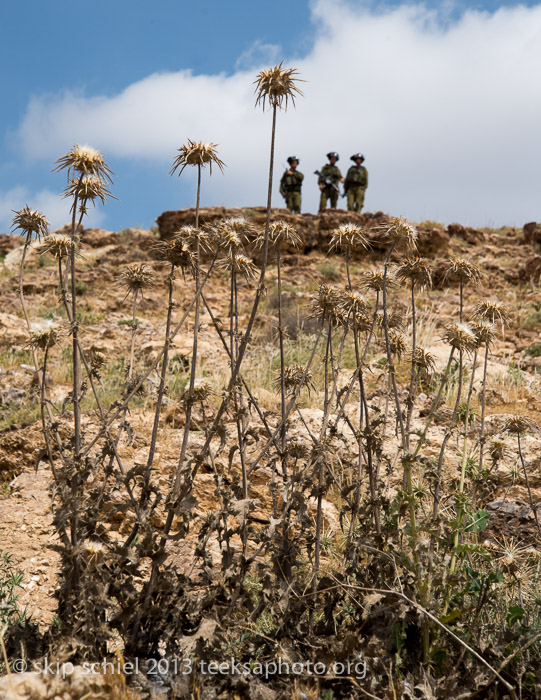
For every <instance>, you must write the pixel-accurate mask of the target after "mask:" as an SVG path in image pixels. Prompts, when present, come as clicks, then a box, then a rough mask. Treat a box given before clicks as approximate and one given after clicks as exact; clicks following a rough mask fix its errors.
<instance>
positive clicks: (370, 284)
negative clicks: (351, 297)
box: [359, 270, 396, 292]
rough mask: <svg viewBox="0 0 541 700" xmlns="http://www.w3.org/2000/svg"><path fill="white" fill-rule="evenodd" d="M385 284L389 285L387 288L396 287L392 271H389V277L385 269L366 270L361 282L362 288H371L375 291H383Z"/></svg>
mask: <svg viewBox="0 0 541 700" xmlns="http://www.w3.org/2000/svg"><path fill="white" fill-rule="evenodd" d="M384 285H386V286H387V289H392V288H393V287H396V282H395V280H394V277H393V275H392V274H391V273H390V272H387V278H385V270H371V271H369V272H365V273H364V274H363V276H362V278H361V281H360V283H359V286H360V287H361V288H362V289H371V290H372V291H374V292H381V290H382V289H383V286H384Z"/></svg>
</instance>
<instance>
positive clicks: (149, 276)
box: [117, 265, 154, 294]
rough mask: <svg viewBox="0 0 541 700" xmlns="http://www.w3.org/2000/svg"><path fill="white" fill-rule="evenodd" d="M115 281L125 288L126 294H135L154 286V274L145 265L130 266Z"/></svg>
mask: <svg viewBox="0 0 541 700" xmlns="http://www.w3.org/2000/svg"><path fill="white" fill-rule="evenodd" d="M117 280H118V283H119V286H122V287H126V289H127V294H135V292H142V291H144V290H145V289H149V288H150V287H153V286H154V273H153V272H152V270H151V269H150V268H149V267H148V266H147V265H130V266H129V267H127V268H126V269H125V270H123V271H122V272H121V273H120V275H118V277H117Z"/></svg>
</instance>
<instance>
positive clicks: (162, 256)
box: [154, 237, 195, 270]
mask: <svg viewBox="0 0 541 700" xmlns="http://www.w3.org/2000/svg"><path fill="white" fill-rule="evenodd" d="M154 250H155V251H156V257H157V259H158V260H167V262H170V263H171V264H172V265H174V266H175V267H180V268H182V269H183V270H186V269H190V270H191V269H193V267H194V266H195V256H194V254H193V252H192V250H191V249H190V246H189V245H188V244H187V243H186V242H185V241H182V240H180V239H177V238H176V237H175V238H170V239H169V240H167V241H160V242H159V243H156V245H155V246H154Z"/></svg>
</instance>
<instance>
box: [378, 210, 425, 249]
mask: <svg viewBox="0 0 541 700" xmlns="http://www.w3.org/2000/svg"><path fill="white" fill-rule="evenodd" d="M376 229H379V230H381V231H383V232H384V233H385V234H386V236H387V238H388V239H389V241H390V242H391V243H392V244H393V245H394V246H395V248H397V249H398V250H415V249H416V248H417V238H418V237H419V234H418V232H417V229H416V228H415V226H413V225H412V224H410V223H409V221H406V219H404V218H402V217H401V216H393V217H391V218H390V219H389V220H388V222H387V223H386V224H383V225H382V226H378V227H376Z"/></svg>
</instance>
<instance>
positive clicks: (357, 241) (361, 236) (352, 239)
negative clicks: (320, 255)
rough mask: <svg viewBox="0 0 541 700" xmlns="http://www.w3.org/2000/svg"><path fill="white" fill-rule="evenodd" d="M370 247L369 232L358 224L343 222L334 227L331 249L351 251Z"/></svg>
mask: <svg viewBox="0 0 541 700" xmlns="http://www.w3.org/2000/svg"><path fill="white" fill-rule="evenodd" d="M369 247H370V241H369V240H368V235H367V232H366V231H365V230H364V229H363V228H362V227H361V226H357V224H342V225H341V226H339V227H338V228H336V229H334V231H333V232H332V236H331V242H330V244H329V251H342V252H351V251H356V250H361V249H363V250H366V248H369Z"/></svg>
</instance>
